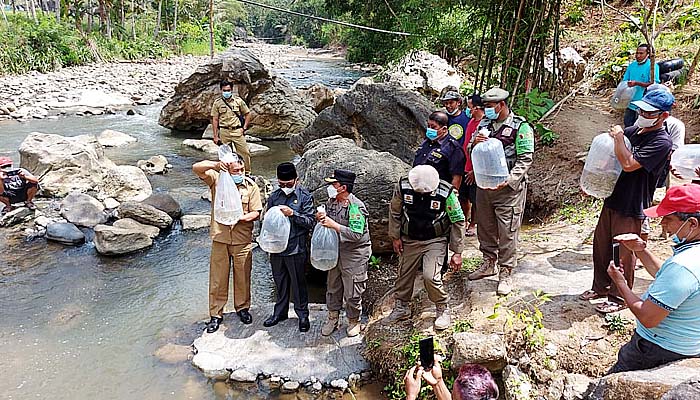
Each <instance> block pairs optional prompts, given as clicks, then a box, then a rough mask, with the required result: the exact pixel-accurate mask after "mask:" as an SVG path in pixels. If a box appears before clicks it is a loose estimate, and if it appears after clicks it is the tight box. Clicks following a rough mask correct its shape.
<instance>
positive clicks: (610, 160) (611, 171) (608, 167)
mask: <svg viewBox="0 0 700 400" xmlns="http://www.w3.org/2000/svg"><path fill="white" fill-rule="evenodd" d="M625 144H626V145H627V148H629V147H630V143H629V139H627V138H626V137H625ZM621 173H622V165H620V161H618V159H617V156H616V155H615V140H614V139H613V138H612V136H610V134H609V133H607V132H604V133H601V134H599V135H598V136H596V137H594V138H593V142H592V143H591V148H590V149H589V150H588V156H586V164H585V165H584V166H583V172H582V173H581V180H580V185H581V189H583V191H584V192H586V194H589V195H591V196H593V197H597V198H599V199H604V198H606V197H608V196H610V195H611V194H612V192H613V190H614V189H615V184H617V178H619V177H620V174H621Z"/></svg>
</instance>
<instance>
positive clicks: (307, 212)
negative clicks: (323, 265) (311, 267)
mask: <svg viewBox="0 0 700 400" xmlns="http://www.w3.org/2000/svg"><path fill="white" fill-rule="evenodd" d="M277 182H278V183H279V189H277V190H275V191H274V192H272V193H271V194H270V198H268V199H267V209H268V210H269V209H270V208H271V207H275V206H281V207H282V208H281V211H282V213H283V214H284V215H286V216H287V217H289V222H290V225H291V226H290V231H289V240H288V242H287V248H286V249H284V251H283V252H281V253H278V254H270V264H271V265H272V278H273V279H274V280H275V287H276V289H277V302H276V303H275V309H274V312H273V313H272V316H270V317H269V318H268V319H266V320H265V322H264V323H263V325H264V326H266V327H270V326H275V325H277V324H278V323H279V322H280V321H284V320H286V319H287V314H288V313H289V297H290V291H291V292H292V295H293V296H294V311H295V312H296V313H297V316H298V317H299V331H300V332H307V331H308V330H309V292H308V289H307V288H306V277H305V275H304V273H305V271H304V269H305V267H306V255H307V254H306V248H307V246H306V244H307V238H308V236H309V231H310V230H311V228H313V226H314V225H315V220H314V199H313V197H311V193H309V191H308V190H306V189H305V188H303V187H301V185H299V179H298V176H297V170H296V167H295V166H294V164H292V163H290V162H285V163H282V164H280V165H278V166H277Z"/></svg>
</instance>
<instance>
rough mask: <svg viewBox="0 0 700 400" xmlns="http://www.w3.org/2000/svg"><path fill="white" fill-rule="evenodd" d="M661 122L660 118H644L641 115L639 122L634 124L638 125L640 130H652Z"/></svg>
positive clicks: (638, 118)
mask: <svg viewBox="0 0 700 400" xmlns="http://www.w3.org/2000/svg"><path fill="white" fill-rule="evenodd" d="M658 120H659V118H658V117H657V118H654V119H651V118H644V117H642V116H641V115H640V116H639V117H637V122H635V123H634V124H635V125H637V126H638V127H640V128H651V127H652V126H654V125H656V122H657V121H658Z"/></svg>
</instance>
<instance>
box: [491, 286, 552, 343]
mask: <svg viewBox="0 0 700 400" xmlns="http://www.w3.org/2000/svg"><path fill="white" fill-rule="evenodd" d="M511 296H513V295H512V294H511V295H508V296H505V297H503V298H501V300H500V301H498V302H497V303H496V304H494V306H493V314H491V315H489V316H488V317H487V318H488V319H496V318H498V317H499V316H500V315H501V313H505V324H504V328H505V327H507V328H508V329H515V330H516V331H517V332H518V333H519V334H520V335H521V336H522V338H523V340H524V341H525V344H526V345H527V347H528V348H529V349H530V350H533V349H536V348H540V347H542V346H543V345H544V343H545V337H544V333H543V332H542V329H543V328H544V323H543V320H544V319H543V317H544V316H543V315H542V311H540V306H542V305H543V304H544V303H547V302H549V301H551V300H552V298H551V296H550V295H549V294H547V293H545V292H543V291H542V290H540V289H538V290H536V291H534V292H533V293H532V296H531V297H529V298H519V299H517V300H515V301H514V302H512V303H507V301H509V300H510V298H511ZM516 323H517V324H518V326H516Z"/></svg>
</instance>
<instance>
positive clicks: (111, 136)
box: [97, 129, 137, 147]
mask: <svg viewBox="0 0 700 400" xmlns="http://www.w3.org/2000/svg"><path fill="white" fill-rule="evenodd" d="M97 141H98V142H99V143H100V144H101V145H102V146H104V147H121V146H124V145H127V144H129V143H135V142H136V141H137V139H136V138H135V137H133V136H131V135H128V134H126V133H124V132H119V131H114V130H112V129H105V130H104V131H102V132H101V133H100V134H99V135H97Z"/></svg>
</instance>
